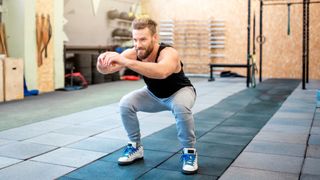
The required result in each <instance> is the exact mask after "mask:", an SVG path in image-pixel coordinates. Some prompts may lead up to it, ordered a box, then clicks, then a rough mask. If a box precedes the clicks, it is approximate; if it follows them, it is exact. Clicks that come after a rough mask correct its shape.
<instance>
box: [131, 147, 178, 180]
mask: <svg viewBox="0 0 320 180" xmlns="http://www.w3.org/2000/svg"><path fill="white" fill-rule="evenodd" d="M178 152H179V151H177V152H173V154H172V155H171V156H169V157H167V158H165V159H164V160H163V159H162V161H161V162H159V163H157V164H155V165H154V166H153V167H151V168H150V170H148V171H146V172H144V173H143V174H141V175H140V176H138V177H137V179H139V178H140V177H142V176H144V175H145V174H147V173H148V172H150V171H152V170H153V169H157V168H158V167H160V166H161V164H163V163H164V162H166V161H167V160H169V159H170V158H172V157H173V156H175V155H176V154H178Z"/></svg>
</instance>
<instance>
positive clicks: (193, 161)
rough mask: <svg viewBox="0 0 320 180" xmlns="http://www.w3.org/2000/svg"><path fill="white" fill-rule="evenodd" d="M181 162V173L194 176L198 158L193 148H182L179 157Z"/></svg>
mask: <svg viewBox="0 0 320 180" xmlns="http://www.w3.org/2000/svg"><path fill="white" fill-rule="evenodd" d="M181 160H182V162H183V165H182V172H183V173H184V174H195V173H197V171H198V156H197V152H196V149H195V148H183V154H182V156H181Z"/></svg>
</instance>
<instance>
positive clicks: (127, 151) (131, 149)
mask: <svg viewBox="0 0 320 180" xmlns="http://www.w3.org/2000/svg"><path fill="white" fill-rule="evenodd" d="M136 151H137V149H136V148H134V147H133V146H132V145H128V146H127V148H126V149H125V150H124V152H123V154H124V155H125V156H130V155H131V154H133V153H135V152H136Z"/></svg>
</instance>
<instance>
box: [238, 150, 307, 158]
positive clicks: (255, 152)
mask: <svg viewBox="0 0 320 180" xmlns="http://www.w3.org/2000/svg"><path fill="white" fill-rule="evenodd" d="M243 152H245V153H246V152H248V153H254V154H265V155H276V156H285V157H298V158H304V155H301V156H299V155H290V154H284V153H281V154H280V153H272V152H259V151H254V150H244V151H243Z"/></svg>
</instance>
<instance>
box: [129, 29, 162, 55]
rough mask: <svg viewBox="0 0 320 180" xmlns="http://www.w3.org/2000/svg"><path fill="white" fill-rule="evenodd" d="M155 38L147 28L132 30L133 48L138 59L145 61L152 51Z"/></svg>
mask: <svg viewBox="0 0 320 180" xmlns="http://www.w3.org/2000/svg"><path fill="white" fill-rule="evenodd" d="M155 36H156V35H151V32H150V30H149V29H148V28H144V29H134V30H132V38H133V44H134V48H135V50H136V53H137V56H138V58H139V59H146V58H147V57H148V56H149V55H150V54H151V52H152V51H153V46H154V42H155Z"/></svg>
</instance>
